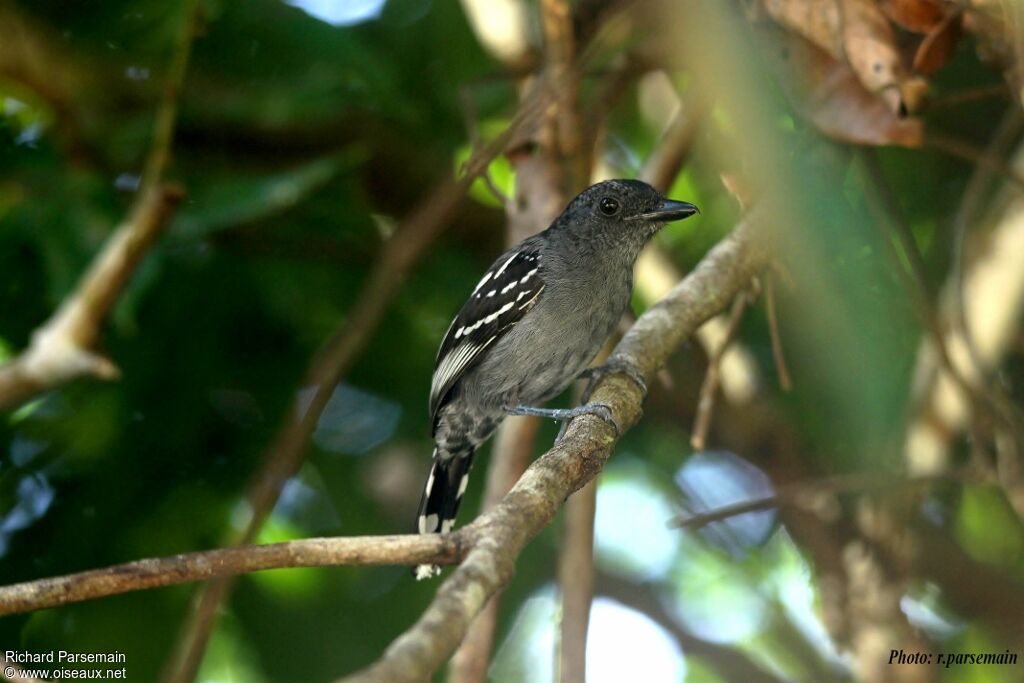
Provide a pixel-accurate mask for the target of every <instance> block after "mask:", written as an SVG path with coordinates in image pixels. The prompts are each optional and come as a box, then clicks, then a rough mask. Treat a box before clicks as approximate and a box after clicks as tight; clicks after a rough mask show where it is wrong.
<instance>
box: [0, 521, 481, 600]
mask: <svg viewBox="0 0 1024 683" xmlns="http://www.w3.org/2000/svg"><path fill="white" fill-rule="evenodd" d="M471 539H472V533H471V532H465V533H459V534H448V535H445V536H414V535H404V536H355V537H348V538H309V539H304V540H301V541H288V542H285V543H273V544H268V545H256V546H241V547H237V548H220V549H217V550H208V551H205V552H197V553H185V554H182V555H172V556H170V557H159V558H153V559H146V560H138V561H137V562H128V563H126V564H117V565H113V566H111V567H105V568H103V569H93V570H91V571H86V572H79V573H77V574H68V575H65V576H56V577H52V578H46V579H39V580H37V581H26V582H24V583H15V584H11V585H9V586H2V587H0V616H5V615H8V614H18V613H20V612H31V611H33V610H38V609H46V608H49V607H58V606H60V605H67V604H69V603H73V602H82V601H84V600H93V599H96V598H102V597H106V596H109V595H117V594H120V593H128V592H131V591H137V590H144V589H147V588H158V587H161V586H172V585H176V584H180V583H189V582H191V581H204V580H206V579H212V578H216V577H222V576H238V575H239V574H248V573H250V572H256V571H263V570H265V569H281V568H286V567H287V568H292V567H334V566H339V565H352V566H356V565H388V564H408V565H415V564H419V563H422V562H431V563H434V564H451V563H453V562H457V561H458V560H459V558H460V557H461V556H462V554H463V552H464V551H463V548H465V547H466V545H467V544H468V543H469V542H471Z"/></svg>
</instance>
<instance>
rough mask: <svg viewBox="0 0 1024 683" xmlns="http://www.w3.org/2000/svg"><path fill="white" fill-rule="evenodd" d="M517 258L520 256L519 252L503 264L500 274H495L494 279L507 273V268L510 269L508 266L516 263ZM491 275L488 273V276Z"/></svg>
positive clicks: (499, 270) (499, 269)
mask: <svg viewBox="0 0 1024 683" xmlns="http://www.w3.org/2000/svg"><path fill="white" fill-rule="evenodd" d="M517 256H519V252H516V253H514V254H512V256H510V257H509V259H508V260H507V261H505V262H504V263H503V264H501V268H498V272H497V273H495V274H494V277H495V278H499V277H501V274H502V273H504V272H505V269H506V268H508V264H510V263H512V262H513V261H515V260H516V257H517ZM489 274H490V273H488V275H489Z"/></svg>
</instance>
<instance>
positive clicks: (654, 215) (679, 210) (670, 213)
mask: <svg viewBox="0 0 1024 683" xmlns="http://www.w3.org/2000/svg"><path fill="white" fill-rule="evenodd" d="M695 213H700V209H698V208H697V207H696V206H694V205H693V204H691V203H690V202H677V201H676V200H674V199H663V200H661V206H659V207H658V208H656V209H655V210H654V211H648V212H647V213H642V214H639V215H638V216H636V218H638V219H640V220H642V221H648V222H650V223H668V222H669V221H681V220H683V219H684V218H686V217H687V216H692V215H693V214H695Z"/></svg>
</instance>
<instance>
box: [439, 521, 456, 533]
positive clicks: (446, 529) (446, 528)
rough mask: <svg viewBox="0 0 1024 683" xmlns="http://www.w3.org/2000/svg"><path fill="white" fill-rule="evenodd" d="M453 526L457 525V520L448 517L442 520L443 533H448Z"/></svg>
mask: <svg viewBox="0 0 1024 683" xmlns="http://www.w3.org/2000/svg"><path fill="white" fill-rule="evenodd" d="M453 526H455V520H454V519H446V520H444V521H443V522H441V533H442V534H446V533H448V532H449V531H451V530H452V527H453Z"/></svg>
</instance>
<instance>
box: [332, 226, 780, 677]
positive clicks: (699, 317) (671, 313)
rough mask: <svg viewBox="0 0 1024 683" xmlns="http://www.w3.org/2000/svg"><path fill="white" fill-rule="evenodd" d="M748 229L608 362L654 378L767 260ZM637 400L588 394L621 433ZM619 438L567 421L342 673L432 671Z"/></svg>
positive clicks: (618, 390) (584, 422) (612, 378)
mask: <svg viewBox="0 0 1024 683" xmlns="http://www.w3.org/2000/svg"><path fill="white" fill-rule="evenodd" d="M753 232H754V228H752V227H751V225H750V223H749V222H746V223H744V224H742V225H741V226H740V227H738V228H737V229H736V230H734V231H733V233H732V234H731V235H729V236H728V237H727V238H726V239H724V240H723V241H722V242H721V243H720V244H718V245H717V246H716V247H715V248H714V249H712V250H711V252H710V253H709V254H708V255H707V256H706V257H705V258H704V259H703V260H702V261H701V263H700V264H699V265H698V266H697V268H696V269H695V270H694V271H693V272H692V273H691V274H690V275H689V276H688V277H687V278H686V279H684V280H683V281H682V282H681V283H679V285H678V286H677V287H675V288H674V289H673V290H672V292H671V293H670V294H669V295H668V296H667V297H665V298H664V299H663V300H662V301H660V302H659V303H658V304H656V305H655V306H653V307H651V308H650V309H649V310H648V311H647V312H646V313H644V315H643V316H641V317H640V318H639V319H638V320H637V322H636V324H635V325H634V326H633V328H632V329H630V331H629V332H628V333H627V334H626V336H625V337H624V338H623V340H622V341H621V342H620V343H619V345H618V346H617V347H616V350H615V352H614V353H613V354H612V360H617V361H624V362H627V363H632V364H633V365H634V366H635V367H636V368H637V369H638V370H639V371H640V372H641V373H642V374H643V375H644V376H645V377H651V376H653V374H654V373H655V372H656V371H657V369H658V368H659V367H661V365H663V364H664V363H665V362H666V360H667V359H668V357H669V356H670V355H671V354H672V353H673V352H674V351H675V349H676V348H678V346H679V344H680V343H681V342H682V340H683V339H685V338H686V337H687V336H689V335H690V334H692V333H693V331H694V330H695V329H696V328H697V327H698V326H699V325H700V324H701V323H703V322H704V321H706V320H707V319H708V318H710V317H711V316H712V315H714V314H715V313H717V312H719V311H721V310H722V309H724V308H725V307H726V306H727V305H728V303H729V301H730V300H731V299H732V297H733V296H735V295H736V293H737V292H739V291H740V290H741V289H742V288H743V287H744V286H746V283H747V282H748V281H749V280H750V278H751V277H752V276H753V275H754V274H755V273H757V272H758V271H759V270H760V269H761V268H762V267H763V266H764V264H765V262H766V249H765V248H764V245H763V244H761V243H759V242H758V241H757V240H756V239H755V237H754V235H753V234H752V233H753ZM642 398H643V397H642V395H641V391H640V389H639V387H637V386H636V385H635V384H634V383H633V381H632V380H630V379H629V378H628V377H627V376H625V375H624V374H613V375H609V376H607V377H605V378H603V379H602V380H601V381H600V382H599V383H598V384H597V385H596V386H595V388H594V392H593V393H592V395H591V399H592V400H593V401H596V402H598V403H604V404H606V405H608V406H609V407H610V408H611V410H612V414H613V416H614V419H615V421H616V424H618V425H619V427H620V430H619V434H621V433H622V432H623V431H625V430H626V429H628V428H629V427H630V426H632V425H633V424H634V423H635V422H636V421H637V420H638V419H639V417H640V412H641V409H640V404H641V401H642ZM617 438H618V435H616V433H615V430H614V429H613V428H612V427H611V426H609V425H607V424H606V423H604V422H602V421H601V420H599V419H597V418H594V417H591V416H584V417H581V418H577V419H576V420H573V422H572V423H571V424H570V425H569V428H568V430H567V431H566V433H565V436H564V437H563V439H562V440H561V441H560V442H559V443H558V444H556V445H555V447H554V448H552V449H551V450H550V451H548V452H547V453H546V454H545V455H544V456H542V457H541V458H540V459H539V460H537V461H536V462H535V463H534V464H533V465H532V466H531V467H530V468H529V469H528V470H527V471H526V473H525V474H524V475H523V477H522V478H521V479H520V480H519V482H518V483H517V484H516V486H515V487H514V488H513V489H512V491H510V492H509V494H508V495H507V496H506V497H505V499H504V500H503V501H502V502H501V504H500V505H498V506H497V507H496V508H495V509H494V510H492V511H491V512H489V513H487V514H485V515H483V516H481V517H480V518H479V519H477V520H476V521H475V522H473V523H472V524H471V525H470V526H469V527H466V529H467V530H468V529H473V530H474V531H473V533H475V534H477V536H476V538H477V539H478V540H477V541H476V542H475V543H474V544H473V547H472V548H471V549H470V551H469V553H468V554H467V555H466V558H465V560H464V561H463V562H462V564H461V565H459V567H458V569H456V570H455V572H454V573H453V574H452V576H450V577H449V578H448V579H447V580H446V581H445V582H444V583H443V584H442V585H441V587H440V589H439V590H438V592H437V595H436V596H435V598H434V601H433V602H432V603H431V604H430V606H429V607H428V608H427V610H426V612H425V613H424V614H423V615H422V616H421V617H420V619H419V621H417V622H416V624H414V625H413V626H412V627H411V628H410V629H409V630H408V631H406V632H405V633H404V634H402V635H401V636H399V637H398V638H397V639H396V640H395V641H394V642H393V643H392V644H391V646H390V647H388V649H387V650H386V651H385V653H384V654H383V656H382V657H381V658H380V659H379V660H378V661H377V662H376V663H374V664H373V665H371V666H370V667H369V668H367V669H365V670H363V671H360V672H358V673H356V674H353V675H352V676H349V677H347V678H345V679H343V680H346V681H360V682H366V681H388V682H389V683H400V682H403V681H409V682H410V683H412V682H414V681H415V682H418V681H422V680H423V679H425V678H427V677H428V676H429V674H430V673H431V672H433V671H435V670H437V668H438V667H440V666H441V664H443V663H444V661H445V659H447V658H448V656H449V655H450V654H451V653H452V652H453V651H454V650H455V648H456V647H457V646H458V644H459V642H460V641H461V640H462V638H463V637H464V636H465V634H466V631H467V629H468V628H469V624H470V623H471V622H472V620H473V618H474V617H475V616H476V614H477V613H479V612H480V610H481V609H482V608H483V606H484V604H485V603H486V602H487V600H488V598H489V597H490V596H491V595H493V594H494V593H495V592H497V591H498V590H499V589H500V588H501V587H502V586H504V585H505V584H506V583H507V582H508V581H509V579H510V578H511V577H512V574H513V572H514V565H515V560H516V557H517V556H518V555H519V553H520V552H521V551H522V549H523V547H524V546H525V545H526V543H527V542H529V540H530V539H532V538H533V537H534V536H536V535H537V534H538V533H539V532H540V531H541V529H543V528H544V526H546V525H547V524H548V523H550V521H551V520H552V518H553V517H554V516H555V514H556V513H557V511H558V509H559V507H560V506H561V505H562V504H563V502H564V501H565V499H566V497H567V496H569V495H570V494H571V493H573V492H574V491H577V490H578V489H580V488H581V487H582V486H584V485H585V484H586V483H587V482H588V481H590V480H591V479H593V478H594V476H596V474H597V473H598V472H599V471H600V470H601V468H602V467H603V466H604V464H605V462H606V461H607V459H608V457H609V456H610V455H611V451H612V448H613V447H614V445H615V442H616V441H617ZM464 531H465V530H464Z"/></svg>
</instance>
